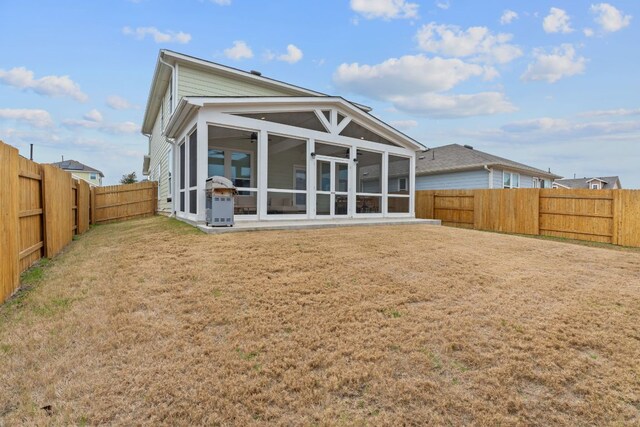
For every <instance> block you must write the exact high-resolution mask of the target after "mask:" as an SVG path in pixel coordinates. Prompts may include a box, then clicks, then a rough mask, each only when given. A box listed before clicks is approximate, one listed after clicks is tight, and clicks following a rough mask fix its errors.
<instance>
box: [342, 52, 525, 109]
mask: <svg viewBox="0 0 640 427" xmlns="http://www.w3.org/2000/svg"><path fill="white" fill-rule="evenodd" d="M491 70H493V69H492V68H490V67H489V68H487V67H482V66H480V65H477V64H469V63H466V62H464V61H462V60H460V59H456V58H450V59H444V58H440V57H435V58H428V57H426V56H424V55H406V56H403V57H401V58H391V59H388V60H386V61H384V62H382V63H380V64H377V65H360V64H357V63H353V64H342V65H340V66H339V67H338V69H337V70H336V72H335V74H334V77H333V78H334V82H335V83H336V85H337V86H339V87H341V88H343V89H345V90H347V91H351V92H355V93H358V94H361V95H364V96H367V97H371V98H375V99H379V100H383V101H388V102H391V103H393V105H394V107H396V108H397V109H398V110H402V111H408V112H411V113H414V114H420V115H426V116H432V117H463V116H472V115H484V114H495V113H499V112H508V111H514V110H515V107H513V105H511V103H510V102H509V101H508V100H506V98H505V97H504V95H503V94H501V93H498V92H485V93H478V94H472V95H445V94H440V93H437V92H444V91H447V90H449V89H452V88H453V87H455V86H456V85H458V84H460V83H462V82H464V81H466V80H468V79H470V78H472V77H480V78H482V77H484V76H486V75H487V74H488V73H489V74H491Z"/></svg>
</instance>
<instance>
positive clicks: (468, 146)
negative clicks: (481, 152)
mask: <svg viewBox="0 0 640 427" xmlns="http://www.w3.org/2000/svg"><path fill="white" fill-rule="evenodd" d="M464 148H468V149H469V150H473V146H471V145H467V144H465V145H464Z"/></svg>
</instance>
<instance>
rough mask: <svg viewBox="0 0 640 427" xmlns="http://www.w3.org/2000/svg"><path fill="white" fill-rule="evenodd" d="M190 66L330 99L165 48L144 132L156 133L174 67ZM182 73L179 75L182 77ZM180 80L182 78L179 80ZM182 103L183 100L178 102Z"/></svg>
mask: <svg viewBox="0 0 640 427" xmlns="http://www.w3.org/2000/svg"><path fill="white" fill-rule="evenodd" d="M180 63H183V64H189V65H190V66H196V67H198V68H201V69H204V70H206V71H207V72H209V73H212V74H218V75H222V76H225V77H231V78H233V79H237V80H241V81H245V82H248V83H251V84H254V85H258V86H264V87H268V88H274V89H277V90H280V91H283V90H284V91H285V92H288V93H289V94H290V95H291V96H322V97H324V96H329V95H327V94H325V93H322V92H317V91H314V90H311V89H306V88H303V87H300V86H296V85H293V84H290V83H286V82H283V81H280V80H276V79H272V78H269V77H265V76H262V75H261V74H256V73H252V72H249V71H244V70H240V69H238V68H234V67H229V66H226V65H222V64H218V63H216V62H212V61H207V60H204V59H201V58H196V57H194V56H190V55H185V54H183V53H178V52H174V51H172V50H168V49H161V50H160V52H159V53H158V60H157V62H156V68H155V71H154V73H153V80H152V81H151V88H150V90H149V96H148V98H147V107H146V109H145V112H144V120H143V122H142V133H144V134H149V133H151V132H152V127H153V121H154V119H155V117H156V115H157V114H158V110H159V109H160V104H161V102H162V96H163V93H164V91H165V90H166V88H167V86H168V84H169V81H170V79H171V73H172V71H171V67H172V66H175V64H180ZM179 75H180V73H179V72H178V76H179ZM178 78H179V77H178ZM176 101H179V100H176ZM354 105H356V106H357V107H358V108H361V109H362V110H364V111H371V108H370V107H367V106H365V105H360V104H354Z"/></svg>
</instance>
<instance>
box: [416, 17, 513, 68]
mask: <svg viewBox="0 0 640 427" xmlns="http://www.w3.org/2000/svg"><path fill="white" fill-rule="evenodd" d="M512 37H513V36H512V35H511V34H505V33H499V34H495V35H494V34H492V33H491V31H490V30H489V29H488V28H487V27H469V28H467V29H466V30H462V29H461V28H460V27H458V26H455V25H446V24H443V25H438V24H436V23H435V22H431V23H429V24H427V25H423V26H422V27H421V28H420V29H419V30H418V33H417V34H416V39H417V40H418V46H419V47H420V48H421V49H422V50H424V51H426V52H431V53H439V54H441V55H445V56H452V57H471V58H472V59H474V60H479V61H487V62H497V63H500V64H505V63H507V62H510V61H513V60H514V59H515V58H518V57H519V56H522V50H520V48H519V47H517V46H515V45H512V44H509V43H508V42H509V41H510V40H511V38H512Z"/></svg>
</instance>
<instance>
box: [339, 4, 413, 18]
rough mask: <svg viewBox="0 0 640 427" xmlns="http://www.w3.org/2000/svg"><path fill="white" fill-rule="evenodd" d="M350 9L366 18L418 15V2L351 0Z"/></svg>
mask: <svg viewBox="0 0 640 427" xmlns="http://www.w3.org/2000/svg"><path fill="white" fill-rule="evenodd" d="M351 9H352V10H353V11H355V12H357V13H359V14H360V15H362V16H364V17H365V18H366V19H376V18H382V19H398V18H404V19H406V18H417V17H418V4H417V3H409V2H407V1H405V0H351Z"/></svg>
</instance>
